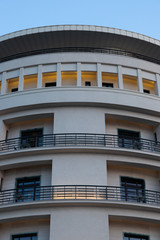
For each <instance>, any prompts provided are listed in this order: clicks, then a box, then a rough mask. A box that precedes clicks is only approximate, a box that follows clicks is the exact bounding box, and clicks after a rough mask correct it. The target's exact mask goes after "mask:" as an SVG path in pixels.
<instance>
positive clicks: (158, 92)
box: [155, 74, 160, 97]
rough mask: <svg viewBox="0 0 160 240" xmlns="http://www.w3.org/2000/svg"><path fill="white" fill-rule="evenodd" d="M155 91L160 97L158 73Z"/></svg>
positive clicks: (159, 76)
mask: <svg viewBox="0 0 160 240" xmlns="http://www.w3.org/2000/svg"><path fill="white" fill-rule="evenodd" d="M155 93H156V94H157V95H158V96H159V97H160V75H159V74H156V84H155Z"/></svg>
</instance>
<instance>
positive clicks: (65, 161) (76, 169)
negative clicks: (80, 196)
mask: <svg viewBox="0 0 160 240" xmlns="http://www.w3.org/2000/svg"><path fill="white" fill-rule="evenodd" d="M52 184H53V185H76V184H77V185H107V169H106V157H105V156H103V155H98V154H89V153H88V154H87V153H86V154H84V153H80V154H79V153H71V154H67V153H66V154H56V155H55V156H53V172H52Z"/></svg>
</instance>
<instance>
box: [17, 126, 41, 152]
mask: <svg viewBox="0 0 160 240" xmlns="http://www.w3.org/2000/svg"><path fill="white" fill-rule="evenodd" d="M39 130H41V131H42V134H41V135H40V136H41V137H38V135H37V136H36V137H37V138H38V142H37V143H36V142H34V141H33V143H34V144H33V146H32V144H31V142H32V141H31V142H30V141H28V140H29V139H28V140H27V136H26V143H23V140H25V137H23V136H22V133H23V132H31V131H33V132H34V131H39ZM43 132H44V129H43V127H42V128H31V129H22V130H21V131H20V139H21V141H20V148H32V147H39V146H43ZM29 137H30V140H31V138H32V137H33V138H34V136H29ZM40 138H42V142H41V141H40Z"/></svg>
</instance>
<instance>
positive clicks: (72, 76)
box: [61, 71, 77, 86]
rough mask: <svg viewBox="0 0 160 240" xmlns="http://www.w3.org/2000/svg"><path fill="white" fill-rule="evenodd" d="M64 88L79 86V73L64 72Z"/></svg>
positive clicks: (62, 74) (62, 76)
mask: <svg viewBox="0 0 160 240" xmlns="http://www.w3.org/2000/svg"><path fill="white" fill-rule="evenodd" d="M61 78H62V86H76V85H77V72H71V71H69V72H62V73H61Z"/></svg>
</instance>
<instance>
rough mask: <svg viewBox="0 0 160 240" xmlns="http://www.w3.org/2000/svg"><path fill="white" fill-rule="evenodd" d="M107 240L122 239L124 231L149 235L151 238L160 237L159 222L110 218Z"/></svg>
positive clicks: (156, 238) (154, 239)
mask: <svg viewBox="0 0 160 240" xmlns="http://www.w3.org/2000/svg"><path fill="white" fill-rule="evenodd" d="M109 232H110V237H109V240H115V239H119V240H123V234H124V233H136V234H142V235H147V236H149V237H150V238H149V239H151V240H158V239H159V238H160V232H159V224H154V223H147V222H142V221H133V220H123V219H122V220H110V221H109Z"/></svg>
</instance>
